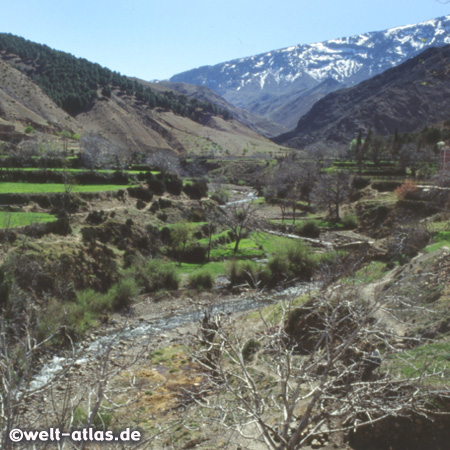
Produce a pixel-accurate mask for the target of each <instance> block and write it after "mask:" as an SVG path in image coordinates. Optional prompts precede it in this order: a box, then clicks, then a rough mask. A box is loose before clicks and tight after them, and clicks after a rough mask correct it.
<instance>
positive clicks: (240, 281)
mask: <svg viewBox="0 0 450 450" xmlns="http://www.w3.org/2000/svg"><path fill="white" fill-rule="evenodd" d="M225 273H226V275H227V277H228V279H229V280H230V284H231V286H240V285H244V284H247V285H249V286H250V287H251V288H255V287H256V281H257V280H259V277H260V275H261V274H262V273H263V270H262V269H261V267H260V266H258V265H257V264H255V263H253V262H251V261H236V260H232V261H230V262H229V263H228V264H227V265H226V266H225Z"/></svg>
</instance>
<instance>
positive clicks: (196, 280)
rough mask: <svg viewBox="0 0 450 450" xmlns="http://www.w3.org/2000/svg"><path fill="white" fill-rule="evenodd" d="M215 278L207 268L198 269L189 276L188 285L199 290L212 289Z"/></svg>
mask: <svg viewBox="0 0 450 450" xmlns="http://www.w3.org/2000/svg"><path fill="white" fill-rule="evenodd" d="M214 284H215V279H214V277H213V275H212V274H211V273H209V272H208V271H207V270H199V271H197V272H194V273H192V274H191V275H190V276H189V287H190V288H191V289H197V290H199V291H203V290H208V289H212V288H213V287H214Z"/></svg>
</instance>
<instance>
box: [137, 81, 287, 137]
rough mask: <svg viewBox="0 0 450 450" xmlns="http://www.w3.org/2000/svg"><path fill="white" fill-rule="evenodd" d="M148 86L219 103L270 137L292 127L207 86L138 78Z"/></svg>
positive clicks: (218, 104) (243, 121)
mask: <svg viewBox="0 0 450 450" xmlns="http://www.w3.org/2000/svg"><path fill="white" fill-rule="evenodd" d="M138 81H139V82H141V83H143V84H144V85H146V86H150V87H151V88H152V89H154V90H155V91H164V90H173V91H175V92H178V93H180V94H183V95H186V96H187V97H189V98H190V97H192V98H196V99H197V100H200V101H202V102H209V103H213V104H214V105H217V106H218V107H220V108H223V109H226V110H228V111H230V112H231V114H232V115H233V117H234V118H235V119H237V120H238V121H239V122H241V123H243V124H244V125H247V126H248V127H250V128H252V129H253V130H255V131H256V132H258V133H260V134H262V135H263V136H266V137H270V136H276V135H278V134H281V133H284V132H287V131H289V130H290V129H292V128H293V127H294V126H295V124H294V125H293V126H291V127H290V128H287V127H284V126H283V125H280V124H279V123H275V122H272V121H271V120H269V119H266V118H264V117H261V116H257V115H255V114H252V113H251V112H249V111H247V110H245V109H242V108H238V107H236V106H234V105H232V104H231V103H229V102H227V101H226V100H225V99H224V98H223V97H221V96H220V95H219V94H218V93H217V92H215V91H213V90H212V89H210V88H208V87H206V86H198V85H194V84H188V83H181V82H180V83H171V82H170V81H160V82H157V83H153V82H146V81H143V80H138Z"/></svg>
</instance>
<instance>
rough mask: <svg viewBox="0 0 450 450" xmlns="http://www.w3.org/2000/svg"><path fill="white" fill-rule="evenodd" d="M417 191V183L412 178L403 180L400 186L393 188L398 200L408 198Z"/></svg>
mask: <svg viewBox="0 0 450 450" xmlns="http://www.w3.org/2000/svg"><path fill="white" fill-rule="evenodd" d="M416 192H417V184H416V182H415V181H413V180H405V181H404V182H403V184H402V185H401V186H399V187H398V188H397V189H396V190H395V195H396V196H397V198H398V199H399V200H405V199H410V198H413V197H414V194H415V193H416Z"/></svg>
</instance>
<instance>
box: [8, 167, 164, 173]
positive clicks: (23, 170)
mask: <svg viewBox="0 0 450 450" xmlns="http://www.w3.org/2000/svg"><path fill="white" fill-rule="evenodd" d="M3 170H4V171H5V172H7V171H16V172H37V171H39V170H40V171H44V170H45V171H46V172H70V173H80V172H97V173H115V172H123V173H128V174H132V175H135V174H140V173H147V172H148V171H147V170H120V171H117V170H112V169H99V170H90V169H61V168H48V169H46V168H40V167H23V168H22V167H11V168H8V169H3ZM150 173H151V174H153V175H159V174H160V173H161V172H160V171H159V170H152V171H150Z"/></svg>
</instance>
